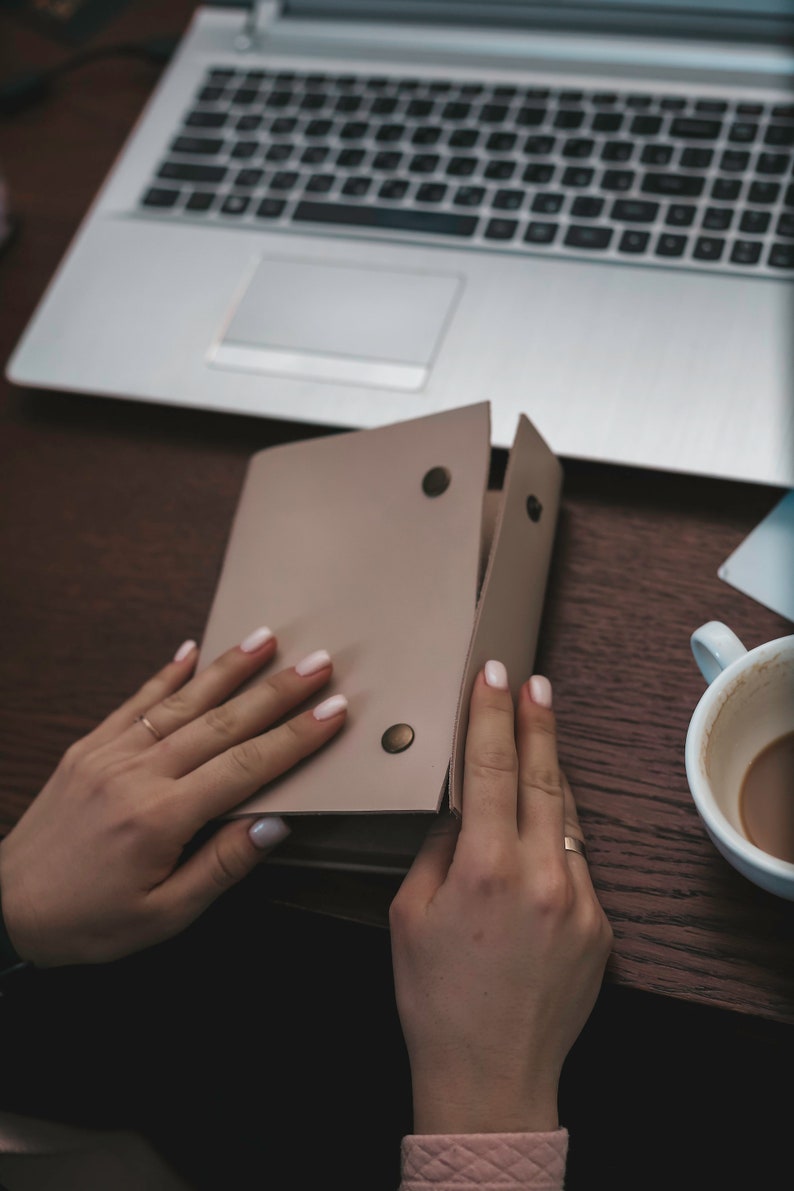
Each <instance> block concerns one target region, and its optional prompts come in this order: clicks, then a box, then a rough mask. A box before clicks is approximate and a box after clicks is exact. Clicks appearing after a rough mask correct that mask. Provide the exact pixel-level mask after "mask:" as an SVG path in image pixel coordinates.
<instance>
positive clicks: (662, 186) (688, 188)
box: [641, 172, 705, 198]
mask: <svg viewBox="0 0 794 1191" xmlns="http://www.w3.org/2000/svg"><path fill="white" fill-rule="evenodd" d="M704 186H705V179H704V178H698V177H694V176H692V175H691V174H657V173H653V172H651V173H647V174H646V175H645V177H644V178H643V180H642V186H641V189H642V190H643V191H644V192H645V194H659V195H668V196H669V197H671V198H672V197H674V196H676V195H681V196H687V197H691V198H697V197H698V195H701V194H702V193H703V187H704Z"/></svg>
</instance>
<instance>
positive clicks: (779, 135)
mask: <svg viewBox="0 0 794 1191" xmlns="http://www.w3.org/2000/svg"><path fill="white" fill-rule="evenodd" d="M764 144H765V145H782V146H786V147H788V146H790V145H794V124H770V125H769V127H768V128H767V130H766V133H765V135H764Z"/></svg>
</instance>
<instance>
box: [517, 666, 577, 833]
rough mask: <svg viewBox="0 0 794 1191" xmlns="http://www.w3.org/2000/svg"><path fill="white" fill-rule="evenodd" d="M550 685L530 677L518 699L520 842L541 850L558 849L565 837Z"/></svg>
mask: <svg viewBox="0 0 794 1191" xmlns="http://www.w3.org/2000/svg"><path fill="white" fill-rule="evenodd" d="M551 703H552V696H551V684H550V683H549V681H548V679H546V678H543V677H542V676H540V675H533V676H532V678H530V679H529V681H528V682H525V683H524V685H523V686H522V688H521V691H520V693H519V699H518V713H517V722H518V755H519V781H518V789H519V793H518V803H519V809H518V822H519V833H520V835H521V838H522V839H526V840H527V841H528V842H530V843H533V844H537V845H538V846H539V847H541V848H547V847H553V848H559V847H560V846H561V843H562V839H563V836H564V834H565V833H564V831H563V827H564V824H565V803H564V798H563V785H562V774H561V772H560V763H559V759H558V756H557V728H556V721H555V717H554V712H553V711H552V707H551Z"/></svg>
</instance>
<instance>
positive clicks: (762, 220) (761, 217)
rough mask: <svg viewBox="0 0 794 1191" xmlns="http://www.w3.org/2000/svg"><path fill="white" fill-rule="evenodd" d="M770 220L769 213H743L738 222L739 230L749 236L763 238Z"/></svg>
mask: <svg viewBox="0 0 794 1191" xmlns="http://www.w3.org/2000/svg"><path fill="white" fill-rule="evenodd" d="M771 219H772V216H771V215H770V213H769V211H753V210H752V209H750V210H747V211H743V212H742V217H741V219H740V220H739V230H740V231H743V232H749V234H750V235H751V236H763V235H764V233H765V232H766V230H767V228H768V227H769V223H770V220H771Z"/></svg>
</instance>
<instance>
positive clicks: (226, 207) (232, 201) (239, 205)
mask: <svg viewBox="0 0 794 1191" xmlns="http://www.w3.org/2000/svg"><path fill="white" fill-rule="evenodd" d="M250 202H251V199H250V198H249V197H248V195H245V194H227V195H226V198H225V199H224V200H223V202H222V203H221V211H222V212H223V214H224V215H244V214H245V212H246V211H247V210H248V206H249V204H250Z"/></svg>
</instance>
